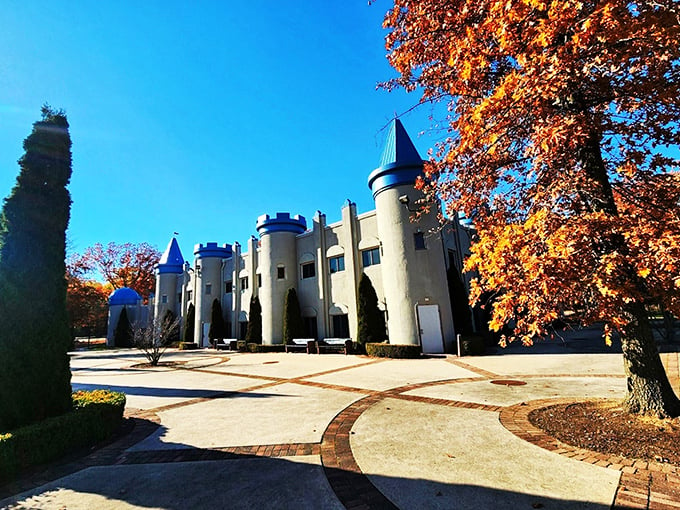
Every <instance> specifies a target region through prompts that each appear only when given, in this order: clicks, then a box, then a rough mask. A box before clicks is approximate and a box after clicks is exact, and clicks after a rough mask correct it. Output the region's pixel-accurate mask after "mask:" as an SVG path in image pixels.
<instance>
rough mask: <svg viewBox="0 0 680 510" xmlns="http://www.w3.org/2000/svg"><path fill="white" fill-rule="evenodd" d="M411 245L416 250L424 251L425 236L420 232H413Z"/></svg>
mask: <svg viewBox="0 0 680 510" xmlns="http://www.w3.org/2000/svg"><path fill="white" fill-rule="evenodd" d="M413 244H414V245H415V247H416V250H424V249H426V248H425V234H423V233H422V232H414V234H413Z"/></svg>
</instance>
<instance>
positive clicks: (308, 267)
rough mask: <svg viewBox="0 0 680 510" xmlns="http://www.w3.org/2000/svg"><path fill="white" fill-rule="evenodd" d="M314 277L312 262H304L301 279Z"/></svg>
mask: <svg viewBox="0 0 680 510" xmlns="http://www.w3.org/2000/svg"><path fill="white" fill-rule="evenodd" d="M315 276H316V266H315V265H314V262H305V263H304V264H302V279H303V280H304V279H305V278H314V277H315Z"/></svg>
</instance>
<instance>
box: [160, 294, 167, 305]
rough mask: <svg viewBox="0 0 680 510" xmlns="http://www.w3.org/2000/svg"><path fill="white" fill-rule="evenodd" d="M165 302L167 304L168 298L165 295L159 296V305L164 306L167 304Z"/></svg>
mask: <svg viewBox="0 0 680 510" xmlns="http://www.w3.org/2000/svg"><path fill="white" fill-rule="evenodd" d="M167 302H168V296H167V295H165V294H163V295H162V296H161V303H163V304H165V303H167Z"/></svg>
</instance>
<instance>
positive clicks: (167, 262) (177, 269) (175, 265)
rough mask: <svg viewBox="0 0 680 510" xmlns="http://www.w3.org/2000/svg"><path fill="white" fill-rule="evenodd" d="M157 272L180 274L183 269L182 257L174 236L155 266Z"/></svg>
mask: <svg viewBox="0 0 680 510" xmlns="http://www.w3.org/2000/svg"><path fill="white" fill-rule="evenodd" d="M156 269H157V271H158V273H176V274H181V273H182V272H183V271H184V257H182V252H181V251H180V249H179V244H177V239H175V238H174V237H173V238H172V240H171V241H170V243H169V244H168V247H167V248H166V249H165V253H163V256H162V257H161V260H160V261H159V262H158V265H157V266H156Z"/></svg>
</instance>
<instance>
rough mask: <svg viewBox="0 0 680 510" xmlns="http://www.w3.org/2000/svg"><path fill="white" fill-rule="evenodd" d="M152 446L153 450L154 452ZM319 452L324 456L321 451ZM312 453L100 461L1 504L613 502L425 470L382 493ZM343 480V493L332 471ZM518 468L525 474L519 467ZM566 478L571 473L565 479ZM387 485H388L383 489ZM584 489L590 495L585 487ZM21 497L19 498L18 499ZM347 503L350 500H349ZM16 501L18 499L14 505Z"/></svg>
mask: <svg viewBox="0 0 680 510" xmlns="http://www.w3.org/2000/svg"><path fill="white" fill-rule="evenodd" d="M150 453H151V452H150ZM316 459H318V457H317V458H316ZM316 459H315V458H314V457H304V458H300V457H298V458H292V457H289V458H270V457H254V456H250V455H237V454H231V456H230V458H229V459H226V460H212V461H194V462H164V463H158V462H150V463H146V464H121V465H112V466H95V467H90V468H87V469H85V470H82V471H79V472H77V473H73V474H72V475H69V476H66V477H63V478H60V479H58V480H55V481H53V482H50V483H48V484H46V485H44V486H42V487H39V488H38V489H35V490H33V491H29V492H28V493H24V494H22V495H19V496H18V498H17V497H14V498H9V499H6V500H2V501H0V506H2V507H3V508H5V507H7V508H26V507H28V508H118V507H120V506H122V505H123V504H127V505H133V506H134V507H139V508H163V509H168V510H183V509H186V508H191V509H203V508H206V509H207V508H229V509H260V508H267V509H295V510H318V509H332V510H334V509H338V510H341V509H342V508H344V507H345V505H347V506H356V507H357V508H365V509H394V508H400V509H418V510H420V509H448V508H455V509H461V510H472V509H474V510H484V509H494V510H495V509H523V508H526V509H531V508H542V509H546V510H551V509H552V510H557V509H560V510H571V509H574V510H575V509H588V510H606V509H609V508H610V505H609V504H607V505H603V504H597V503H588V502H585V501H577V500H566V499H555V498H549V497H543V496H534V495H531V494H523V493H518V492H513V491H507V490H499V489H494V488H491V487H482V486H475V485H459V484H446V483H440V482H437V481H433V480H428V479H426V478H422V479H405V478H394V477H388V476H377V475H372V476H371V477H370V478H371V480H372V481H373V482H375V483H376V484H377V485H378V486H380V487H383V488H384V487H387V488H388V490H386V492H387V494H386V496H387V497H385V496H382V495H381V494H380V493H378V494H377V496H376V492H375V489H373V493H372V494H371V493H369V492H370V491H369V492H367V491H366V483H368V484H369V485H370V487H373V485H372V484H371V483H370V482H367V477H366V476H364V475H363V474H360V473H352V472H348V471H344V470H341V469H325V470H324V468H323V467H322V466H321V465H319V464H318V463H317V462H318V461H317V460H316ZM326 475H328V476H329V477H330V478H333V479H335V480H340V481H341V482H342V485H341V487H344V488H343V489H342V490H341V491H340V492H341V494H340V499H339V498H338V497H337V496H336V493H335V492H334V491H333V489H332V488H331V485H330V484H329V482H328V479H327V478H326ZM518 476H522V475H521V473H518ZM565 483H568V479H565ZM383 490H385V489H383ZM584 497H587V496H586V495H584ZM17 502H18V505H17ZM343 503H344V505H343ZM15 505H16V506H15Z"/></svg>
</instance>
